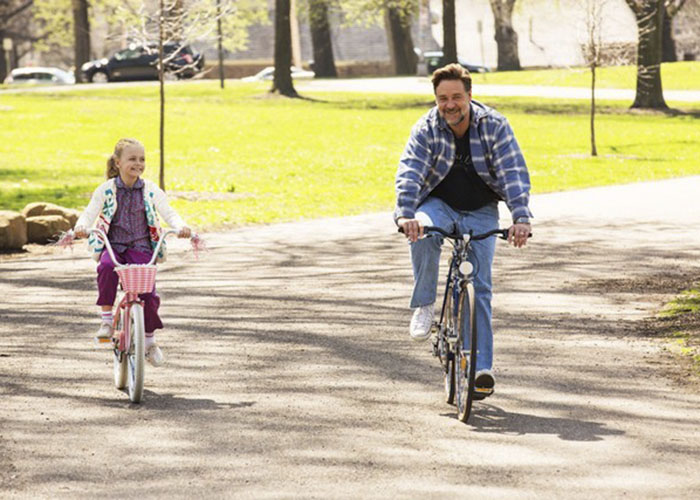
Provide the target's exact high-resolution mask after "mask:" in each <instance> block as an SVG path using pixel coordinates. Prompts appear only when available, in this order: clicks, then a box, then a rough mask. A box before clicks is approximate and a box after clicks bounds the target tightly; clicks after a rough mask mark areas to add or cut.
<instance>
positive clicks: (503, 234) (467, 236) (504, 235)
mask: <svg viewBox="0 0 700 500" xmlns="http://www.w3.org/2000/svg"><path fill="white" fill-rule="evenodd" d="M426 231H433V232H436V233H440V234H441V235H443V236H444V237H446V238H451V239H453V240H462V239H463V240H465V241H478V240H485V239H486V238H488V237H490V236H494V235H498V237H499V238H501V239H502V240H507V239H508V229H493V230H491V231H487V232H485V233H482V234H473V233H472V231H469V232H468V233H464V234H460V233H450V232H447V231H445V230H444V229H442V228H440V227H437V226H423V232H424V234H425V232H426ZM403 232H404V231H403V228H402V227H399V233H403ZM530 236H532V233H530V234H529V235H528V237H530Z"/></svg>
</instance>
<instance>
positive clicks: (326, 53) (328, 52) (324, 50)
mask: <svg viewBox="0 0 700 500" xmlns="http://www.w3.org/2000/svg"><path fill="white" fill-rule="evenodd" d="M328 8H329V5H328V0H309V27H310V28H311V44H312V45H313V51H314V68H313V69H314V73H316V76H320V77H325V78H335V77H337V76H338V71H337V69H336V67H335V59H334V58H333V42H332V40H331V23H330V20H329V17H328Z"/></svg>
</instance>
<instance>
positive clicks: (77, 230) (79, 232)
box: [73, 226, 88, 238]
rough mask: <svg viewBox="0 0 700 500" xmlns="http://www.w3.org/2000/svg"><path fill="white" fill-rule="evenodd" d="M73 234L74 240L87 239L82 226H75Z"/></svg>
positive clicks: (85, 231)
mask: <svg viewBox="0 0 700 500" xmlns="http://www.w3.org/2000/svg"><path fill="white" fill-rule="evenodd" d="M73 234H74V235H75V237H76V238H87V237H88V233H87V230H86V229H85V227H83V226H75V229H73Z"/></svg>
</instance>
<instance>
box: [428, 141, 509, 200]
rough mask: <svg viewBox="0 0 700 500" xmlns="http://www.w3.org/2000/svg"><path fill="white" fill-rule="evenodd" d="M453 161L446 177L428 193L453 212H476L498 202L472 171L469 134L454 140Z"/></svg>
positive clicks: (472, 163) (473, 170) (496, 197)
mask: <svg viewBox="0 0 700 500" xmlns="http://www.w3.org/2000/svg"><path fill="white" fill-rule="evenodd" d="M455 146H456V148H457V151H456V152H455V161H454V163H453V164H452V168H450V171H449V172H448V174H447V176H446V177H445V178H444V179H443V180H442V181H441V182H440V184H438V185H437V186H436V187H435V189H433V191H432V192H431V193H430V196H435V197H437V198H440V199H441V200H442V201H444V202H445V203H447V204H448V205H449V206H450V207H452V208H453V209H455V210H463V211H464V210H466V211H471V210H478V209H479V208H481V207H484V206H486V205H488V204H489V203H491V202H493V201H496V200H498V196H497V195H496V193H494V192H493V191H492V190H491V188H490V187H488V186H487V185H486V183H485V182H484V181H483V180H482V179H481V177H479V174H477V173H476V170H475V169H474V162H473V161H472V153H471V148H470V147H469V132H468V131H467V133H466V134H464V137H462V138H459V139H458V138H455Z"/></svg>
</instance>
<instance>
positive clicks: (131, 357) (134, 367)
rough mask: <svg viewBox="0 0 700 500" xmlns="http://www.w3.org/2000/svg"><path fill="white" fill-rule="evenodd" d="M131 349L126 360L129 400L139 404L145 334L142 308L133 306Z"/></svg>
mask: <svg viewBox="0 0 700 500" xmlns="http://www.w3.org/2000/svg"><path fill="white" fill-rule="evenodd" d="M130 321H131V324H130V327H131V348H130V349H129V352H128V355H127V360H128V365H129V377H128V378H129V399H130V400H131V401H132V402H133V403H140V402H141V397H142V396H143V380H144V372H145V370H144V365H145V364H146V356H145V354H146V347H145V343H146V332H145V329H144V321H143V307H142V306H141V304H133V305H132V306H131V314H130Z"/></svg>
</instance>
